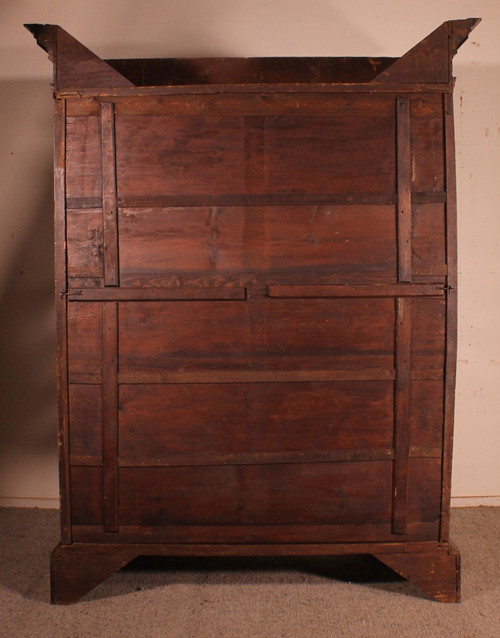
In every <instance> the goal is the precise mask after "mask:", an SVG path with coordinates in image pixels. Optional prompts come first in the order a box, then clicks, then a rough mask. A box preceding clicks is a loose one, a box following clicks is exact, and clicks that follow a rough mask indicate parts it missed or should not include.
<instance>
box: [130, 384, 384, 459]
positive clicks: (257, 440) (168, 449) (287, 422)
mask: <svg viewBox="0 0 500 638" xmlns="http://www.w3.org/2000/svg"><path fill="white" fill-rule="evenodd" d="M392 385H393V384H392V382H391V381H353V382H347V381H343V382H337V383H325V382H320V383H281V384H275V383H271V384H258V385H256V384H235V383H227V384H219V385H216V387H214V386H213V385H212V384H209V385H203V384H199V385H194V386H193V385H156V384H155V385H133V386H127V385H122V386H121V387H120V398H119V404H120V407H119V424H120V425H119V442H120V463H121V464H122V465H132V464H134V463H139V464H141V465H142V464H144V460H145V459H157V460H156V461H154V462H153V463H152V464H153V465H157V464H158V463H159V462H160V459H162V458H163V459H170V461H169V463H176V464H181V463H183V464H185V465H190V464H191V461H190V460H189V459H191V458H192V457H195V458H196V457H198V458H200V461H199V462H202V461H203V460H204V462H208V461H210V459H211V458H212V457H213V458H217V459H220V462H221V463H222V462H232V463H237V462H239V461H238V459H240V460H241V459H242V457H245V458H248V461H247V462H250V461H251V460H252V459H253V460H254V461H255V460H259V459H261V462H265V463H268V462H272V460H273V459H278V458H279V459H281V460H282V462H289V461H290V459H293V458H295V460H297V459H300V458H304V459H305V458H306V457H314V458H315V459H316V460H319V459H320V458H326V459H327V460H328V459H330V460H331V459H333V458H334V456H335V454H336V452H340V451H343V454H344V456H342V455H339V460H341V459H342V458H345V460H348V458H349V457H350V458H352V457H353V455H354V456H355V454H356V449H358V451H359V454H361V455H362V456H363V457H366V456H370V455H377V454H379V452H383V455H384V456H385V457H386V456H387V455H388V449H389V453H391V450H390V448H391V447H392V427H393V424H392V404H393V400H394V399H393V389H392ZM187 404H189V405H190V411H189V414H186V411H185V406H186V405H187ZM311 412H313V413H314V421H311V419H310V414H311ZM181 421H182V423H183V430H182V432H183V434H182V436H179V432H178V424H179V422H181ZM370 448H373V450H370ZM223 459H225V460H223ZM210 462H211V461H210ZM196 464H198V463H196Z"/></svg>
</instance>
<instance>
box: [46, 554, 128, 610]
mask: <svg viewBox="0 0 500 638" xmlns="http://www.w3.org/2000/svg"><path fill="white" fill-rule="evenodd" d="M135 557H136V554H134V553H133V551H132V552H131V551H129V552H105V553H103V552H101V551H99V548H96V547H95V545H94V544H92V545H91V544H89V545H86V546H85V548H84V549H83V548H81V547H78V546H75V545H73V544H72V545H65V544H63V543H60V544H59V545H57V546H56V547H55V549H54V550H53V551H52V554H51V556H50V598H51V603H52V604H59V605H69V604H71V603H74V602H76V601H77V600H79V599H80V598H81V597H82V596H84V595H85V594H86V593H87V592H89V591H90V590H91V589H93V588H94V587H96V586H97V585H99V584H100V583H101V582H102V581H103V580H105V579H106V578H108V577H109V576H111V575H112V574H113V573H114V572H116V571H118V570H119V569H121V568H122V567H124V566H125V565H127V563H129V562H130V561H131V560H133V559H134V558H135Z"/></svg>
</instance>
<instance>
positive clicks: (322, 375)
mask: <svg viewBox="0 0 500 638" xmlns="http://www.w3.org/2000/svg"><path fill="white" fill-rule="evenodd" d="M363 362H365V363H366V359H364V358H363V360H361V361H359V364H362V363H363ZM394 377H395V373H394V369H392V368H380V367H379V368H377V367H375V366H374V367H372V368H361V367H359V366H358V367H357V366H356V363H355V360H354V359H353V360H352V366H351V367H350V368H348V369H342V368H339V369H337V370H335V369H330V370H301V369H299V370H220V369H212V370H206V371H197V372H194V371H193V372H191V371H187V370H186V371H179V372H141V371H135V372H119V373H118V382H119V384H153V383H176V384H178V383H302V382H303V383H306V382H323V381H324V382H327V381H383V380H387V379H394ZM78 378H79V377H76V376H75V380H76V379H78Z"/></svg>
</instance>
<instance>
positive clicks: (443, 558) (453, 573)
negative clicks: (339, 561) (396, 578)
mask: <svg viewBox="0 0 500 638" xmlns="http://www.w3.org/2000/svg"><path fill="white" fill-rule="evenodd" d="M374 555H375V557H376V558H378V559H379V560H380V561H381V562H382V563H384V564H385V565H387V566H388V567H390V568H391V569H393V570H394V571H395V572H397V573H398V574H400V575H401V576H403V577H404V578H407V579H408V580H410V581H411V582H412V583H414V584H415V585H417V586H418V587H420V589H421V590H422V591H424V592H425V593H426V594H428V595H429V596H430V597H431V598H434V600H437V601H439V602H441V603H458V602H460V555H459V553H458V552H457V550H456V549H455V548H454V547H453V546H449V547H446V546H445V547H442V548H439V549H437V550H433V551H431V552H426V551H423V552H417V553H413V552H403V553H399V554H398V553H391V554H374Z"/></svg>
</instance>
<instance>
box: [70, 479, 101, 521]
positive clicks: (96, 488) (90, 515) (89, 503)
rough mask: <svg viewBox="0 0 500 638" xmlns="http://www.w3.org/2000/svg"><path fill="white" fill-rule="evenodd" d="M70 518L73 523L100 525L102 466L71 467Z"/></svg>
mask: <svg viewBox="0 0 500 638" xmlns="http://www.w3.org/2000/svg"><path fill="white" fill-rule="evenodd" d="M70 476H71V520H72V523H73V525H102V523H103V493H102V468H100V467H72V468H71V473H70Z"/></svg>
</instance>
